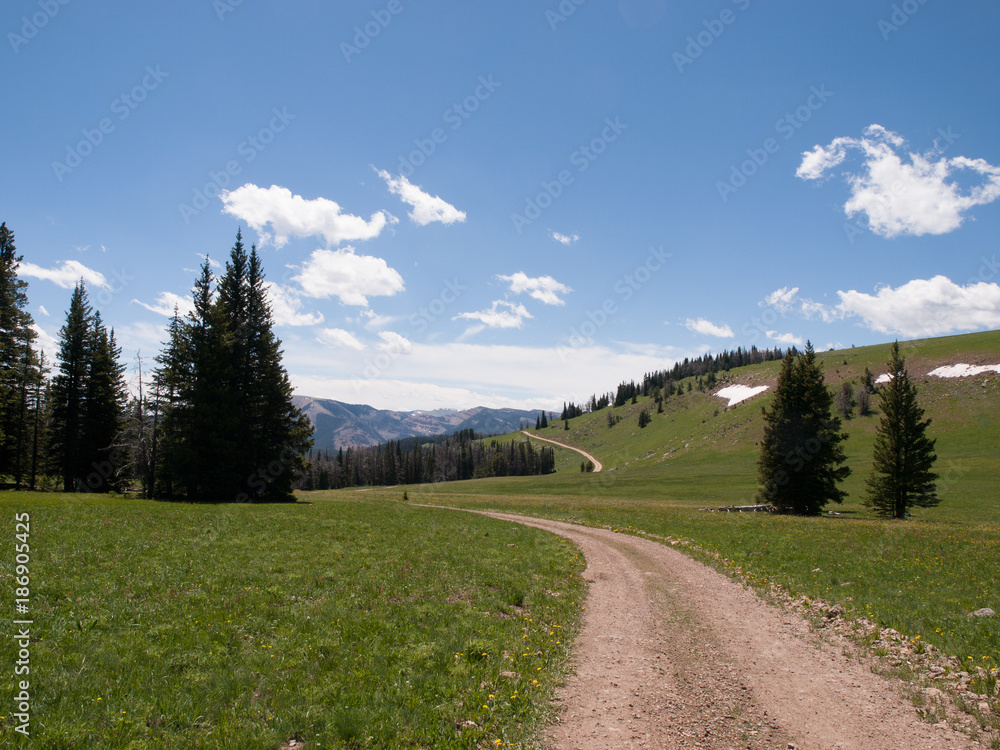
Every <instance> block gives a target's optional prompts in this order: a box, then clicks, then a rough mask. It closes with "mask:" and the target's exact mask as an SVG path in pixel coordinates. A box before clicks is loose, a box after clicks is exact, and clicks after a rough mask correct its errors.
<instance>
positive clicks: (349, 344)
mask: <svg viewBox="0 0 1000 750" xmlns="http://www.w3.org/2000/svg"><path fill="white" fill-rule="evenodd" d="M316 340H317V341H319V342H320V343H321V344H325V345H326V346H329V347H330V348H331V349H351V350H353V351H356V352H360V351H361V350H363V349H364V348H365V345H364V344H362V343H361V342H360V341H358V340H357V339H356V338H355V337H354V336H353V335H352V334H351V333H349V332H348V331H345V330H344V329H343V328H324V329H322V330H321V331H320V332H319V334H318V335H317V336H316Z"/></svg>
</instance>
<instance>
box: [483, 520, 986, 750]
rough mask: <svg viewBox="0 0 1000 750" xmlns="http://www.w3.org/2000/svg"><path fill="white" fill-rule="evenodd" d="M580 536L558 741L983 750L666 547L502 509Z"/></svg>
mask: <svg viewBox="0 0 1000 750" xmlns="http://www.w3.org/2000/svg"><path fill="white" fill-rule="evenodd" d="M489 515H492V516H494V517H496V518H502V519H506V520H510V521H516V522H518V523H524V524H527V525H530V526H535V527H538V528H542V529H546V530H549V531H552V532H554V533H556V534H560V535H562V536H565V537H567V538H569V539H571V540H572V541H573V542H575V543H576V544H578V545H579V546H580V548H581V550H582V551H583V554H584V556H585V557H586V560H587V570H586V572H585V575H586V577H587V578H588V580H589V581H591V585H590V593H589V596H588V599H587V603H586V608H585V612H584V624H583V630H582V632H581V634H580V639H579V643H578V645H577V657H576V664H575V674H574V676H573V677H571V678H570V680H569V681H568V683H567V684H566V686H565V687H564V688H563V689H562V690H561V691H560V694H559V696H558V702H559V704H560V706H561V707H562V713H561V720H560V721H559V723H557V724H555V725H553V726H552V727H550V729H549V732H548V735H549V736H548V739H549V742H550V744H551V746H552V748H553V750H571V749H572V750H592V749H595V748H608V749H611V748H614V749H615V750H619V749H621V750H624V749H626V748H669V749H674V748H706V749H707V748H713V750H714V749H718V750H723V749H729V748H732V749H734V750H735V749H737V748H738V749H739V750H743V749H744V748H750V749H751V750H764V749H765V748H766V749H768V750H770V749H772V748H780V749H782V750H785V749H786V748H789V747H795V748H799V749H800V750H831V749H833V748H836V749H837V750H924V749H925V748H926V749H927V750H931V749H934V750H938V749H939V748H949V749H954V750H958V749H959V748H963V749H964V748H969V749H970V750H971V749H973V748H976V749H978V748H984V747H986V745H983V744H980V743H979V742H977V741H975V740H972V739H970V738H968V737H966V736H965V735H962V734H959V733H957V732H955V731H954V730H952V729H951V728H950V727H948V726H947V725H945V724H939V725H932V724H929V723H928V722H926V721H924V720H922V719H921V718H920V717H919V716H918V714H917V711H916V709H915V708H914V707H913V705H912V704H911V703H908V702H906V701H905V700H903V699H902V698H901V697H900V696H899V695H898V693H896V691H894V690H893V688H892V686H891V685H890V684H889V683H888V682H887V681H886V680H885V679H883V678H881V677H879V676H877V675H875V674H873V673H872V671H871V670H870V669H869V668H868V667H866V666H865V665H863V664H861V663H859V662H858V661H857V660H852V659H850V658H847V657H845V656H844V655H843V653H842V651H840V650H838V649H836V648H835V647H833V646H831V645H830V644H828V643H826V642H824V641H823V640H822V639H821V638H819V637H818V636H817V635H816V634H814V633H813V632H812V631H811V629H810V627H809V624H808V622H807V621H806V620H804V619H803V618H802V617H800V616H798V615H796V614H794V613H791V612H787V611H783V610H780V609H778V608H777V607H774V606H771V605H769V604H766V603H765V602H764V601H762V600H761V599H760V598H759V597H758V596H757V595H756V594H755V593H754V592H753V591H751V590H748V589H747V588H745V587H743V586H742V585H740V584H739V583H736V582H734V581H732V580H730V579H729V578H727V577H725V576H724V575H722V574H720V573H717V572H716V571H714V570H712V569H710V568H708V567H706V566H704V565H702V564H701V563H698V562H696V561H694V560H692V559H691V558H689V557H687V556H685V555H683V554H682V553H680V552H677V551H676V550H673V549H671V548H670V547H667V546H665V545H662V544H658V543H656V542H653V541H650V540H646V539H640V538H636V537H633V536H628V535H624V534H616V533H614V532H611V531H607V530H604V529H593V528H587V527H582V526H574V525H571V524H565V523H560V522H556V521H547V520H543V519H536V518H527V517H522V516H512V515H507V514H501V513H490V514H489Z"/></svg>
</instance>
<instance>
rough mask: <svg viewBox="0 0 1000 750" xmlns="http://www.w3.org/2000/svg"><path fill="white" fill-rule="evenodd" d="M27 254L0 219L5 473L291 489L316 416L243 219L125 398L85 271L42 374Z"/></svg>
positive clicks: (79, 485) (211, 490) (113, 484)
mask: <svg viewBox="0 0 1000 750" xmlns="http://www.w3.org/2000/svg"><path fill="white" fill-rule="evenodd" d="M21 260H22V257H21V256H19V255H18V254H17V251H16V249H15V246H14V236H13V234H12V233H11V232H10V231H9V230H8V229H7V226H6V224H3V225H0V476H5V477H10V478H12V479H13V484H14V485H15V486H17V487H20V486H21V485H22V484H25V483H26V484H28V486H30V487H34V486H35V484H36V480H37V478H38V477H39V476H40V475H42V474H44V475H47V476H49V477H52V478H55V479H57V481H58V482H59V484H60V485H61V486H62V488H63V489H64V491H68V492H72V491H92V492H106V491H108V490H125V489H127V488H129V487H134V486H139V487H141V488H142V490H143V492H144V494H145V495H146V496H147V497H160V498H165V499H184V500H193V501H223V502H226V501H228V502H232V501H237V502H260V501H280V500H290V499H292V485H293V482H294V480H295V478H296V475H297V474H299V473H301V472H302V471H303V470H304V469H305V463H304V458H303V456H304V453H305V452H306V451H308V450H309V448H310V446H311V444H312V439H311V434H312V426H311V424H310V423H309V421H308V419H307V418H306V417H305V416H304V415H303V414H302V413H301V412H300V411H299V410H298V409H296V408H295V407H294V406H293V405H292V402H291V395H292V392H291V385H290V384H289V381H288V376H287V373H286V372H285V370H284V367H283V366H282V364H281V349H280V342H279V341H278V340H277V338H276V337H275V336H274V334H273V332H272V330H271V329H272V326H273V320H272V317H271V310H270V306H269V303H268V301H267V297H266V289H265V286H264V274H263V269H262V267H261V262H260V257H259V256H258V255H257V251H256V249H255V248H251V251H250V253H249V254H248V253H247V252H246V251H245V249H244V247H243V243H242V237H241V235H240V234H239V233H238V234H237V237H236V244H235V246H234V247H233V249H232V252H231V253H230V259H229V262H228V263H227V264H226V268H225V273H224V274H223V275H222V277H221V278H219V279H215V278H213V276H212V273H211V270H210V266H209V263H208V261H207V260H206V261H205V263H204V265H203V266H202V269H201V275H200V276H199V278H198V279H197V281H196V283H195V288H194V311H193V312H192V313H191V314H189V315H188V316H186V317H184V318H182V317H181V316H180V315H179V314H178V313H177V312H176V311H175V314H174V317H173V320H172V321H171V324H170V327H169V330H168V341H167V343H166V349H165V350H164V351H163V353H162V354H160V356H158V357H157V359H156V362H157V365H158V366H157V369H156V371H155V373H154V374H153V378H152V393H149V392H148V391H149V389H148V387H146V386H145V384H144V383H143V376H142V372H141V363H140V372H139V378H138V383H139V393H138V396H136V397H132V398H130V397H129V395H128V390H127V387H126V383H125V366H124V365H123V364H122V362H121V349H120V348H119V347H118V345H117V343H116V341H115V334H114V331H113V330H110V331H109V330H108V329H107V328H106V327H105V325H104V323H103V321H102V320H101V315H100V313H99V312H97V311H95V310H93V308H92V307H91V305H90V302H89V299H88V296H87V291H86V288H85V287H84V285H83V282H82V281H81V282H80V283H79V284H77V285H76V287H75V288H74V290H73V294H72V297H71V299H70V305H69V310H68V312H67V315H66V322H65V324H64V325H63V327H62V328H61V329H60V332H59V350H58V352H57V353H56V360H55V366H54V374H53V377H52V378H51V379H49V380H48V381H47V382H46V378H45V375H46V372H47V371H46V367H45V358H44V354H43V353H41V352H36V351H35V348H34V341H35V338H36V336H35V332H34V330H33V323H34V322H33V321H32V319H31V316H30V314H28V312H27V293H26V288H27V285H26V283H25V282H24V281H23V280H21V279H19V278H18V277H17V269H18V266H19V264H20V262H21ZM144 389H145V390H146V392H144ZM28 477H30V480H29V481H28V482H25V479H26V478H28Z"/></svg>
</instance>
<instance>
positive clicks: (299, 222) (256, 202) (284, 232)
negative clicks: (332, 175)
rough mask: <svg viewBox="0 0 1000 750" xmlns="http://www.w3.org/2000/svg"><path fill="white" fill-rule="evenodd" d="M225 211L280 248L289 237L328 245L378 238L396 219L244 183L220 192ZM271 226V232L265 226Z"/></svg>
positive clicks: (324, 200) (278, 188)
mask: <svg viewBox="0 0 1000 750" xmlns="http://www.w3.org/2000/svg"><path fill="white" fill-rule="evenodd" d="M219 198H220V199H221V200H222V204H223V206H224V207H225V208H224V210H225V212H226V213H228V214H231V215H233V216H235V217H236V218H238V219H242V220H243V221H245V222H246V223H247V224H249V225H250V227H251V228H252V229H254V230H255V231H256V232H257V234H258V235H260V238H261V242H273V243H274V246H275V247H278V248H280V247H282V246H283V245H285V244H286V243H287V242H288V240H289V238H291V237H322V238H323V239H324V240H325V241H326V243H327V244H328V245H339V244H340V243H341V242H350V241H351V240H370V239H372V238H373V237H378V236H379V234H380V233H381V232H382V230H383V229H385V226H386V224H388V223H390V222H392V221H395V219H393V217H392V216H390V215H389V214H387V213H385V212H384V211H376V212H375V213H373V214H372V215H371V218H369V219H368V220H367V221H365V219H363V218H362V217H360V216H353V215H351V214H345V213H341V210H340V204H338V203H335V202H334V201H331V200H328V199H327V198H315V199H313V200H307V199H305V198H303V197H302V196H301V195H292V191H291V190H289V189H288V188H283V187H279V186H278V185H271V187H269V188H262V187H258V186H257V185H253V184H250V183H247V184H246V185H243V186H242V187H239V188H236V189H235V190H223V191H222V192H221V193H220V194H219ZM268 224H270V225H271V232H273V236H272V233H271V232H268V231H267V229H266V227H267V225H268Z"/></svg>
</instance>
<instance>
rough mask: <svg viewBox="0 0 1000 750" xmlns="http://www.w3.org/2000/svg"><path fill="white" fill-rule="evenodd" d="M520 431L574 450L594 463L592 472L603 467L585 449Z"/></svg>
mask: <svg viewBox="0 0 1000 750" xmlns="http://www.w3.org/2000/svg"><path fill="white" fill-rule="evenodd" d="M521 432H523V433H524V434H525V435H527V436H528V437H530V438H534V439H535V440H542V441H544V442H546V443H552V445H558V446H559V447H560V448H566V449H568V450H571V451H576V452H577V453H579V454H580V455H581V456H583V457H584V458H586V459H588V460H589V461H590V462H591V463H593V464H594V473H595V474H596V473H597V472H599V471H600V470H601V469H603V468H604V464H602V463H601V462H600V461H598V460H597V459H596V458H594V457H593V456H591V455H590V454H589V453H587V451H584V450H580V449H579V448H574V447H573V446H572V445H566V443H560V442H559V441H558V440H550V439H549V438H543V437H539V436H538V435H532V434H531V433H530V432H528V431H527V430H521Z"/></svg>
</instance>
